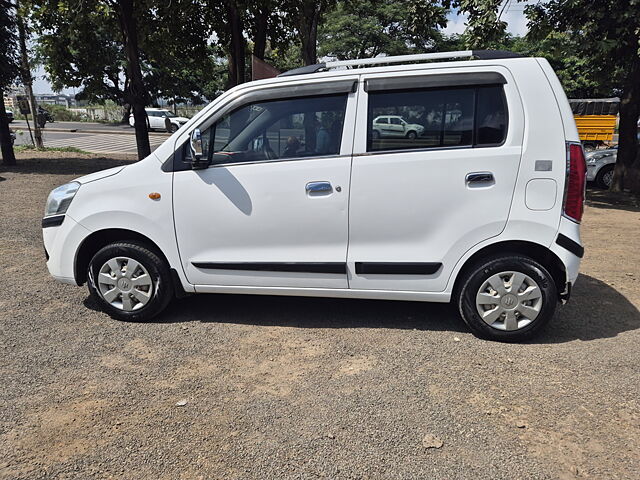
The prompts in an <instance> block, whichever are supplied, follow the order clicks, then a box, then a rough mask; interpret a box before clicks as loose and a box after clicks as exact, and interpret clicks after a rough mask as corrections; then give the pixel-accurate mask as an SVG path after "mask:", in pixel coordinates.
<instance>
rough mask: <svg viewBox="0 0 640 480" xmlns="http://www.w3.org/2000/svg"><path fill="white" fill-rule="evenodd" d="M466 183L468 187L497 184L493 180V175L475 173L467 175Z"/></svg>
mask: <svg viewBox="0 0 640 480" xmlns="http://www.w3.org/2000/svg"><path fill="white" fill-rule="evenodd" d="M465 182H466V184H467V185H476V186H481V185H482V186H486V185H493V184H494V183H496V181H495V179H494V178H493V173H491V172H473V173H467V176H466V177H465Z"/></svg>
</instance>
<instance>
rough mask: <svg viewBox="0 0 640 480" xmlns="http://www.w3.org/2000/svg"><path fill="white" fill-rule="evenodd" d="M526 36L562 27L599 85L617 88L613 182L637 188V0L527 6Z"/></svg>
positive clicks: (569, 0) (545, 35)
mask: <svg viewBox="0 0 640 480" xmlns="http://www.w3.org/2000/svg"><path fill="white" fill-rule="evenodd" d="M526 14H527V17H528V18H529V26H530V28H531V31H530V37H532V38H536V39H538V40H541V41H545V40H549V39H553V37H554V36H555V35H557V33H556V32H564V33H565V35H566V38H568V39H569V41H570V42H572V46H573V48H574V50H573V55H574V56H575V57H576V58H578V59H582V60H580V61H581V62H582V63H581V66H582V67H584V70H583V71H584V75H585V77H586V78H587V79H589V81H593V82H594V83H595V84H596V85H598V87H597V88H596V89H595V90H597V91H605V92H606V91H609V92H610V91H614V92H619V93H620V98H621V102H620V125H619V149H618V159H617V164H616V168H615V174H614V181H613V186H612V188H613V189H614V190H622V189H623V188H624V187H629V188H631V189H632V190H634V191H635V192H637V193H640V156H639V154H638V153H639V152H638V140H637V123H638V118H639V116H640V0H599V1H598V2H587V1H585V0H549V1H548V2H546V3H539V4H537V5H534V6H529V7H527V9H526Z"/></svg>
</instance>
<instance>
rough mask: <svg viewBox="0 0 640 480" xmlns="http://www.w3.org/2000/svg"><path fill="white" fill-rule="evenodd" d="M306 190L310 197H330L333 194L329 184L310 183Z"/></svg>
mask: <svg viewBox="0 0 640 480" xmlns="http://www.w3.org/2000/svg"><path fill="white" fill-rule="evenodd" d="M305 190H306V191H307V194H309V195H314V194H315V195H328V194H330V193H331V192H333V187H332V186H331V184H330V183H329V182H309V183H307V186H306V187H305Z"/></svg>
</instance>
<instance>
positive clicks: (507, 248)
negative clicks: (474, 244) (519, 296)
mask: <svg viewBox="0 0 640 480" xmlns="http://www.w3.org/2000/svg"><path fill="white" fill-rule="evenodd" d="M495 254H505V255H507V254H520V255H524V256H527V257H529V258H531V259H533V260H535V261H536V262H538V263H539V264H541V265H542V266H543V267H545V268H546V269H547V270H548V271H549V273H550V274H551V276H552V278H553V280H554V282H555V284H556V289H557V291H558V295H561V294H562V292H564V290H565V286H566V283H567V271H566V267H565V265H564V263H563V262H562V260H561V259H560V257H558V256H557V255H556V254H555V253H553V252H552V251H551V250H550V249H549V248H547V247H545V246H544V245H540V244H539V243H533V242H527V241H522V240H507V241H503V242H497V243H493V244H491V245H487V246H485V247H483V248H481V249H480V250H478V251H477V252H475V253H474V254H473V255H471V256H470V257H469V258H468V259H467V260H466V261H465V262H464V264H463V265H462V267H461V268H460V270H459V271H458V274H457V275H456V279H455V282H454V284H453V290H452V293H453V296H452V297H453V298H457V297H458V293H459V290H460V289H461V288H462V284H463V283H464V279H465V278H466V276H467V274H468V272H469V271H470V270H471V269H472V268H473V267H475V266H476V265H477V264H478V263H480V262H482V260H483V259H484V258H487V257H488V256H491V255H495Z"/></svg>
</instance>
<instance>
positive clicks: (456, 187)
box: [348, 67, 524, 292]
mask: <svg viewBox="0 0 640 480" xmlns="http://www.w3.org/2000/svg"><path fill="white" fill-rule="evenodd" d="M432 72H433V73H432ZM362 80H364V81H363V82H361V91H360V95H359V100H358V102H359V103H358V115H357V118H358V123H357V126H356V137H355V138H356V143H355V148H354V158H353V168H352V178H351V197H350V198H351V200H350V211H349V218H350V220H349V255H348V269H349V286H350V288H354V289H384V290H406V291H425V292H440V291H443V290H444V289H445V287H446V285H447V281H448V278H449V275H450V274H451V271H452V270H453V268H454V266H455V264H456V262H457V261H458V260H459V259H460V258H461V257H462V256H463V254H464V253H465V252H466V251H467V250H469V249H470V248H471V247H473V246H474V245H476V244H477V243H479V242H482V241H484V240H486V239H488V238H490V237H493V236H496V235H499V234H500V233H501V232H502V230H503V229H504V228H505V225H506V222H507V218H508V216H509V209H510V205H511V200H512V196H513V192H514V186H515V183H516V178H517V175H518V168H519V164H520V156H521V150H522V138H523V128H524V121H523V113H522V112H523V110H522V105H521V102H520V99H519V96H518V93H517V89H516V87H515V83H514V81H513V78H512V76H511V75H510V74H509V72H508V70H506V69H504V68H500V67H493V68H486V67H485V68H484V69H483V68H470V69H461V68H457V69H448V70H447V69H438V70H437V73H435V72H434V71H433V70H431V71H428V70H427V71H424V70H423V71H420V72H403V73H401V74H397V73H395V74H394V76H390V75H388V74H387V75H381V74H376V75H369V76H366V75H364V76H363V77H362ZM391 113H393V114H395V115H398V116H402V118H404V119H405V120H406V121H408V122H409V123H412V124H420V125H422V126H423V127H424V131H423V132H422V133H421V134H420V135H419V136H418V138H416V139H408V138H403V137H380V138H374V136H372V134H371V131H372V129H371V124H372V120H373V119H374V118H376V117H378V116H380V115H384V114H391Z"/></svg>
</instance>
